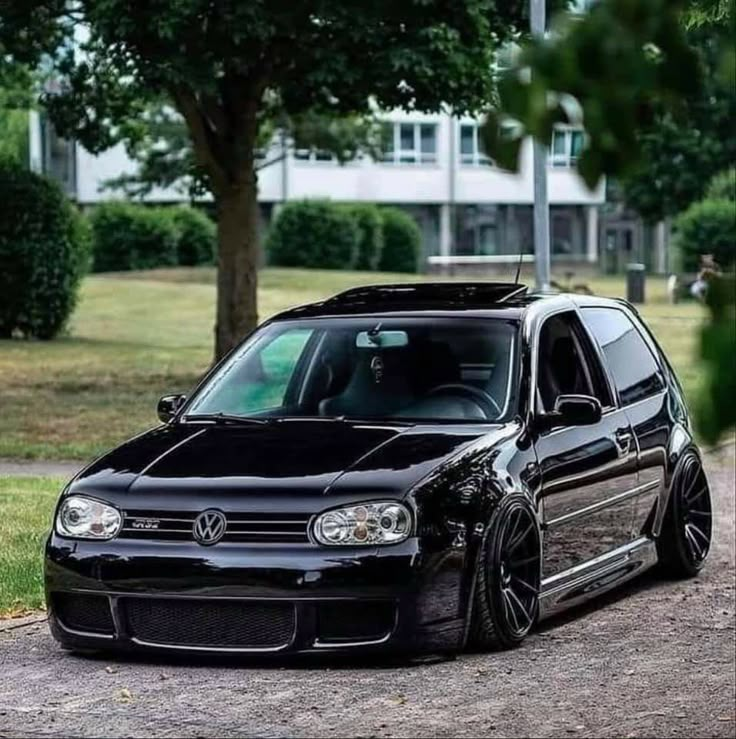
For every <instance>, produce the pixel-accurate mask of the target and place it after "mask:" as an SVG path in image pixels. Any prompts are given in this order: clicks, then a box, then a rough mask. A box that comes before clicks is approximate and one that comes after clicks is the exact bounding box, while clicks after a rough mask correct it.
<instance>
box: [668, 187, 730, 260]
mask: <svg viewBox="0 0 736 739" xmlns="http://www.w3.org/2000/svg"><path fill="white" fill-rule="evenodd" d="M735 208H736V206H735V205H734V203H733V201H731V200H725V199H720V200H701V201H700V202H699V203H695V204H694V205H691V206H690V207H689V208H688V209H687V210H686V211H685V212H684V213H682V214H681V215H680V216H679V217H678V218H677V219H676V221H675V230H676V234H677V237H676V238H677V244H678V247H679V250H680V258H681V269H682V270H683V272H697V271H698V269H699V264H700V255H701V254H712V255H713V257H714V258H715V260H716V262H717V263H718V265H719V266H720V267H721V268H722V269H725V270H726V271H731V270H733V268H734V266H735V265H736V211H735Z"/></svg>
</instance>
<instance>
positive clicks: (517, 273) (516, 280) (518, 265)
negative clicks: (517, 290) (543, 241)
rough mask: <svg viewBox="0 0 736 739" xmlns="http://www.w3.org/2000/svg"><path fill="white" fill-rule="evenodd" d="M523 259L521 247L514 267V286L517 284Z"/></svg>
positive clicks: (522, 247)
mask: <svg viewBox="0 0 736 739" xmlns="http://www.w3.org/2000/svg"><path fill="white" fill-rule="evenodd" d="M523 259H524V246H523V245H522V246H521V248H520V249H519V262H518V263H517V265H516V279H515V280H514V285H518V284H519V277H520V276H521V262H522V260H523Z"/></svg>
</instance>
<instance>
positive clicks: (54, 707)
mask: <svg viewBox="0 0 736 739" xmlns="http://www.w3.org/2000/svg"><path fill="white" fill-rule="evenodd" d="M708 471H709V476H710V480H711V484H712V485H713V487H714V492H715V502H716V506H717V512H718V518H717V523H716V525H717V531H716V542H715V546H714V550H713V552H712V554H711V558H710V560H709V563H708V565H707V567H706V569H705V571H704V572H703V573H702V574H701V576H700V577H699V578H698V579H697V580H695V581H691V582H687V583H673V582H659V581H657V580H656V579H653V578H648V579H645V580H644V581H643V582H640V583H638V584H636V585H634V586H633V587H629V588H627V589H625V590H624V591H623V593H619V594H618V595H616V596H614V597H609V598H606V599H604V600H603V601H599V602H598V603H597V604H596V605H595V606H594V607H587V608H585V609H583V610H578V611H576V612H575V613H573V614H570V615H568V616H566V617H565V618H564V619H558V620H557V621H554V622H548V623H545V624H544V625H543V628H542V630H541V632H539V633H536V634H534V635H533V636H532V637H530V638H529V640H528V641H527V642H526V643H525V644H524V646H523V647H522V648H521V649H518V650H516V651H514V652H510V653H505V654H466V655H462V656H460V657H459V658H458V659H457V660H456V661H454V662H444V663H438V664H425V665H412V666H396V665H391V664H383V665H371V666H357V667H355V666H349V665H345V664H334V663H333V664H327V665H324V664H323V665H318V666H315V665H308V666H303V665H302V666H300V665H296V666H295V665H293V664H292V665H290V666H288V667H269V666H264V665H259V666H251V667H247V666H246V667H244V666H232V665H230V666H227V665H221V664H219V665H218V664H209V665H202V664H199V665H198V666H196V667H195V666H189V665H186V664H181V663H177V662H150V661H122V662H116V661H113V660H106V659H105V660H103V659H99V660H85V659H81V658H75V657H70V656H67V655H64V654H63V653H61V652H59V651H58V650H57V649H56V647H55V646H54V645H53V643H52V641H51V639H50V638H49V636H48V635H47V633H46V629H45V624H43V623H40V624H39V623H36V624H29V625H28V626H24V627H22V628H16V629H12V630H6V631H0V736H2V737H9V736H18V735H23V736H39V737H40V736H90V737H92V736H115V737H117V736H133V737H148V736H163V737H166V736H172V737H173V736H177V737H178V736H184V737H195V736H236V735H237V736H260V737H272V736H366V737H368V736H406V737H410V736H414V737H416V736H438V737H455V736H468V737H477V736H518V737H537V736H594V737H607V736H621V737H733V736H735V735H736V724H735V723H734V695H735V690H736V677H735V675H734V659H735V656H734V649H735V647H734V595H735V594H734V588H735V582H734V577H735V570H734V484H735V483H734V449H733V447H730V448H728V449H725V450H721V451H720V452H719V453H718V454H717V455H711V456H710V457H709V459H708Z"/></svg>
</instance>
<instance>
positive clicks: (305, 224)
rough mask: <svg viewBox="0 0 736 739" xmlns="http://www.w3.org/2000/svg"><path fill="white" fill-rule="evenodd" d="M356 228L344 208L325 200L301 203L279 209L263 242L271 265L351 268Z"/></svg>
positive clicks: (356, 244) (355, 245) (355, 249)
mask: <svg viewBox="0 0 736 739" xmlns="http://www.w3.org/2000/svg"><path fill="white" fill-rule="evenodd" d="M358 237H359V232H358V226H357V225H356V223H355V220H354V219H353V218H352V217H351V215H350V214H349V213H348V212H347V210H346V209H345V208H341V207H339V206H336V205H334V204H333V203H330V202H329V201H326V200H301V201H295V202H293V203H287V204H286V205H284V206H283V207H282V208H281V210H279V212H278V215H277V216H276V220H275V221H274V223H273V225H272V226H271V228H270V230H269V233H268V238H267V240H266V249H267V252H268V258H269V261H270V263H271V264H273V265H276V266H279V267H309V268H312V269H351V268H352V267H353V265H354V264H355V259H356V255H357V251H358Z"/></svg>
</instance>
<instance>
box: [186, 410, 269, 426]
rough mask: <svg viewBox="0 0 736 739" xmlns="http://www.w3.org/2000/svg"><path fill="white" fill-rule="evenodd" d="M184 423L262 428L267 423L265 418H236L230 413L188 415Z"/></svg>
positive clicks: (267, 420)
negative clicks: (209, 423) (203, 422)
mask: <svg viewBox="0 0 736 739" xmlns="http://www.w3.org/2000/svg"><path fill="white" fill-rule="evenodd" d="M184 420H185V421H212V422H213V423H219V424H229V423H230V424H243V425H250V424H256V425H257V426H263V425H265V424H267V423H269V422H270V421H269V419H267V418H253V417H252V416H237V415H234V414H232V413H195V414H190V413H188V414H187V415H186V416H184Z"/></svg>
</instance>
